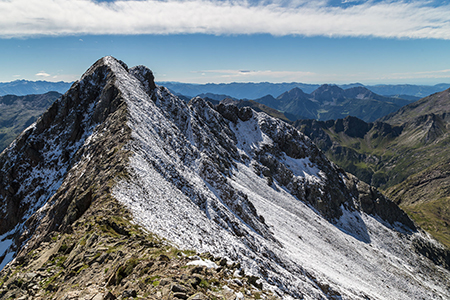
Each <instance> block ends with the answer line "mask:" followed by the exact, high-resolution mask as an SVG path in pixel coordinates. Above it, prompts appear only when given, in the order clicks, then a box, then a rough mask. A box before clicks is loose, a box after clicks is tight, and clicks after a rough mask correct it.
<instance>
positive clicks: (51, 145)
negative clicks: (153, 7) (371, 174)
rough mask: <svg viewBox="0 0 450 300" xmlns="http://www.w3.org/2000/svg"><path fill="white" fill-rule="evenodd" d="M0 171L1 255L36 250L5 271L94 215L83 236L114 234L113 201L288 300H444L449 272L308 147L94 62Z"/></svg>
mask: <svg viewBox="0 0 450 300" xmlns="http://www.w3.org/2000/svg"><path fill="white" fill-rule="evenodd" d="M64 124H65V126H63V125H64ZM27 149H30V150H27ZM27 151H28V152H29V153H28V152H27ZM64 151H66V152H64ZM20 153H28V154H20ZM0 159H1V162H2V163H1V164H0V167H1V169H2V170H3V171H2V172H3V173H2V176H3V177H2V182H4V183H5V186H7V187H8V189H5V191H7V192H4V194H2V197H4V198H2V203H3V204H4V208H5V209H4V214H5V215H4V217H5V219H6V220H7V221H6V222H5V223H4V224H1V226H2V231H1V232H2V233H5V234H4V236H2V238H3V239H4V240H3V242H7V241H10V237H11V236H10V234H13V233H14V234H15V241H16V243H15V245H17V246H22V245H24V244H25V242H26V243H27V247H22V248H20V249H14V248H11V249H10V250H13V251H10V252H8V251H7V252H6V254H7V255H9V256H8V257H7V258H8V259H10V258H12V254H13V253H15V252H16V250H19V253H18V257H17V261H19V262H20V261H26V260H27V258H28V257H27V255H28V254H29V253H30V251H32V250H33V249H41V246H40V245H42V242H43V241H45V242H50V240H51V239H50V238H49V237H50V235H49V233H51V232H53V231H57V232H60V233H64V234H66V233H67V234H69V233H70V232H72V231H75V232H77V230H78V229H74V226H75V227H77V226H79V222H76V220H80V218H84V217H85V214H86V211H88V214H89V215H90V216H96V215H97V216H99V219H95V218H94V221H93V224H91V225H88V228H89V226H99V228H103V229H106V230H109V229H108V227H104V226H106V225H108V224H109V225H108V226H110V227H111V224H112V223H107V224H106V223H105V222H106V221H104V220H103V221H102V220H100V219H101V216H102V214H104V213H105V210H104V207H105V205H106V207H110V206H114V205H113V203H116V202H115V201H116V200H117V201H118V202H119V203H121V205H123V206H124V207H125V208H126V209H129V210H130V211H131V213H132V215H133V218H134V222H137V223H138V224H140V225H141V226H143V227H144V228H145V229H146V230H148V231H150V232H153V233H156V234H158V235H159V236H161V237H163V238H165V239H167V240H168V241H171V242H172V243H174V244H176V245H178V246H180V247H182V248H193V249H195V250H197V251H200V252H206V251H209V252H211V253H212V254H213V255H215V256H223V257H225V258H227V259H228V260H230V261H236V262H240V263H241V266H242V268H243V270H245V272H247V273H248V274H250V275H256V276H258V277H261V278H262V279H263V280H264V281H263V286H264V287H265V288H269V289H272V290H274V291H275V292H276V293H278V294H279V295H280V296H284V297H286V298H289V297H294V298H305V299H327V298H331V299H333V298H335V299H339V298H343V299H367V298H373V299H392V298H395V299H406V298H412V297H417V298H420V297H422V298H427V299H439V298H440V297H441V298H443V297H445V295H447V294H448V293H447V292H448V290H449V285H448V278H449V273H448V271H447V270H445V269H443V268H441V267H439V266H436V265H434V264H433V263H432V262H431V261H429V260H427V259H423V256H421V255H420V254H418V253H416V251H415V249H416V250H417V247H414V245H421V248H420V251H419V252H421V253H427V252H426V251H425V250H424V249H423V247H425V248H427V247H428V248H429V246H427V243H426V241H429V239H428V237H426V235H424V234H423V233H422V232H421V231H420V230H416V228H415V226H414V224H413V223H412V222H411V221H410V220H409V218H407V217H406V216H405V215H404V213H403V212H402V211H401V210H400V209H399V208H398V207H397V206H395V204H393V203H392V202H390V201H389V200H388V199H386V198H383V197H382V196H381V195H380V194H379V193H378V192H377V191H376V190H374V189H371V188H370V187H368V186H365V185H364V184H362V183H360V182H359V181H358V180H357V179H356V178H354V177H352V176H350V175H347V174H346V173H345V172H343V171H342V170H341V169H339V168H337V167H336V166H335V165H334V164H332V163H331V162H329V161H328V160H327V159H326V158H325V156H324V155H323V154H322V152H320V151H319V150H318V149H317V148H316V147H315V146H314V145H313V143H312V142H311V140H310V139H309V138H307V137H305V136H304V135H303V134H301V133H299V132H298V131H297V130H296V129H294V128H293V127H291V126H289V125H288V124H286V123H285V122H282V121H280V120H276V119H274V118H271V117H269V116H268V115H266V114H264V113H258V112H255V111H253V110H251V109H249V108H237V107H236V106H232V105H231V106H229V105H219V106H217V107H214V106H213V105H212V104H211V103H208V102H206V101H204V100H203V99H201V98H194V99H192V100H191V101H190V102H189V103H185V102H184V101H182V100H180V99H179V98H178V97H176V96H174V95H172V94H171V93H170V92H169V91H168V90H167V89H166V88H164V87H159V86H156V85H155V84H154V82H153V75H152V73H151V71H150V70H148V69H147V68H145V67H142V66H138V67H134V68H131V69H129V68H128V67H127V66H126V65H125V64H124V63H122V62H120V61H118V60H116V59H114V58H112V57H105V58H103V59H101V60H99V61H98V62H97V63H96V64H94V65H93V66H92V67H91V68H90V69H89V70H88V71H87V72H86V73H85V75H83V77H82V78H81V80H80V81H79V82H77V83H75V84H74V86H73V87H72V89H71V90H69V91H68V93H66V94H65V95H64V96H63V97H62V98H61V99H60V100H58V101H57V102H56V103H55V104H54V105H53V106H52V107H51V108H50V109H49V111H48V112H47V113H46V114H45V115H44V116H43V117H42V118H41V119H40V120H39V121H38V122H37V123H36V124H35V125H34V126H33V127H31V128H30V129H29V130H28V131H26V132H24V134H23V135H22V136H21V137H20V138H19V139H18V140H17V141H16V143H15V144H14V145H13V146H12V147H11V148H10V149H8V150H7V151H6V152H4V153H3V154H2V157H0ZM56 166H57V167H56ZM27 167H28V168H30V170H29V171H28V170H27ZM17 168H19V169H20V168H22V169H23V170H24V172H18V171H14V170H17ZM49 168H53V169H56V171H55V175H54V176H53V177H51V178H50V177H49V176H47V177H46V176H44V175H45V174H47V173H48V172H47V173H46V172H44V171H42V170H47V169H49ZM22 169H20V170H22ZM53 169H52V170H53ZM39 172H40V173H39ZM36 174H44V175H40V176H36ZM15 176H16V177H15ZM17 176H21V177H17ZM14 180H16V181H14ZM24 182H25V183H28V182H29V183H30V184H26V185H23V184H22V183H24ZM10 187H11V188H10ZM40 187H43V188H44V189H45V191H46V193H45V194H41V195H39V194H38V193H37V188H40ZM21 193H22V194H23V196H21V195H22V194H21ZM37 195H39V198H38V196H37ZM26 197H31V198H26ZM27 199H31V200H27ZM27 203H31V204H30V205H28V206H27V205H26V204H27ZM100 204H101V205H100ZM116 204H117V203H116ZM14 209H15V210H16V211H17V212H18V214H17V216H18V218H17V217H16V219H14V218H13V216H10V215H9V214H7V212H10V211H14ZM119 210H120V209H119ZM106 211H107V212H110V213H114V210H111V209H109V210H106ZM115 211H116V212H117V211H118V210H117V209H116V210H115ZM74 222H75V223H74ZM76 224H78V225H76ZM114 228H116V229H117V230H116V229H114ZM112 229H113V230H114V231H116V232H117V233H119V234H123V232H124V231H122V230H121V229H120V228H117V227H114V226H113V227H112ZM86 230H87V231H89V230H90V229H86ZM77 234H81V233H77ZM6 235H8V237H6ZM5 237H6V238H8V239H5ZM417 241H424V242H423V243H417ZM86 243H87V241H86ZM89 243H91V242H89ZM92 243H93V244H95V242H94V241H92ZM81 246H83V245H81ZM422 246H423V247H422ZM80 249H81V247H80ZM80 251H81V250H80ZM105 251H106V250H105ZM81 253H84V252H83V251H81V252H79V253H74V254H70V255H72V256H79V255H81ZM100 255H101V254H100ZM119 256H120V255H119ZM117 259H119V258H117ZM4 261H7V259H5V260H4ZM80 263H81V261H80ZM68 265H70V264H69V263H68ZM71 266H72V265H71ZM72 267H73V268H75V267H80V268H81V267H82V265H81V266H78V265H74V266H72ZM77 270H79V269H77ZM423 270H426V272H427V273H424V271H423ZM116 275H117V274H116ZM386 278H389V283H388V284H389V286H386V284H385V283H384V280H386ZM253 281H254V279H253ZM442 281H443V282H444V284H442ZM258 285H259V284H258ZM143 290H145V289H143ZM61 295H64V293H61Z"/></svg>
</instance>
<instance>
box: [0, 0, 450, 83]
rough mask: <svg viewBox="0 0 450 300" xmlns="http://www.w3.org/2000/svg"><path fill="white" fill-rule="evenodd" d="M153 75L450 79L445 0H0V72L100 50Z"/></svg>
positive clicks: (75, 66) (59, 67) (41, 69)
mask: <svg viewBox="0 0 450 300" xmlns="http://www.w3.org/2000/svg"><path fill="white" fill-rule="evenodd" d="M105 55H113V56H115V57H116V58H118V59H121V60H123V61H124V62H126V63H127V64H128V65H129V66H133V65H137V64H143V65H146V66H148V67H149V68H150V69H152V70H153V71H154V73H155V77H156V80H158V81H181V82H191V83H208V82H216V83H219V82H250V81H252V82H261V81H269V82H292V81H298V82H304V83H318V84H321V83H352V82H361V83H364V84H379V83H386V84H397V83H411V84H436V83H442V82H450V4H449V2H448V1H353V0H347V1H339V0H331V1H326V0H323V1H322V0H319V1H304V0H275V1H244V0H233V1H218V0H181V1H180V0H165V1H148V0H140V1H91V0H78V1H73V0H0V81H1V82H5V81H12V80H16V79H28V80H48V81H60V80H63V81H72V80H76V79H78V78H79V77H80V76H81V74H82V73H83V72H84V71H85V70H86V69H87V68H88V67H89V66H90V65H91V64H92V63H94V62H95V61H96V60H97V59H98V58H100V57H102V56H105Z"/></svg>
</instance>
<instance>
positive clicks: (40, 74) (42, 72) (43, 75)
mask: <svg viewBox="0 0 450 300" xmlns="http://www.w3.org/2000/svg"><path fill="white" fill-rule="evenodd" d="M35 76H38V77H50V76H51V75H50V74H48V73H46V72H44V71H41V72H39V73H37V74H35Z"/></svg>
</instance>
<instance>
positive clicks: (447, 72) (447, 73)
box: [390, 69, 450, 79]
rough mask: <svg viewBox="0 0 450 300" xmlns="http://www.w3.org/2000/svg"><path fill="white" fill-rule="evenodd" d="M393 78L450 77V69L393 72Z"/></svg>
mask: <svg viewBox="0 0 450 300" xmlns="http://www.w3.org/2000/svg"><path fill="white" fill-rule="evenodd" d="M390 78H391V79H417V78H426V79H436V78H442V79H444V78H450V69H444V70H434V71H422V72H408V73H393V74H392V75H391V76H390Z"/></svg>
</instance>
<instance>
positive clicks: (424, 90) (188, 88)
mask: <svg viewBox="0 0 450 300" xmlns="http://www.w3.org/2000/svg"><path fill="white" fill-rule="evenodd" d="M157 84H159V85H163V86H165V87H167V88H168V89H170V90H171V91H172V92H173V93H175V94H177V95H184V96H188V97H191V98H192V97H194V96H197V95H200V94H206V93H212V94H225V95H228V96H229V97H233V98H237V99H253V100H254V99H257V98H261V97H264V96H266V95H272V96H273V97H278V96H279V95H281V94H283V93H284V92H287V91H289V90H292V89H293V88H299V89H301V90H302V91H303V92H305V93H307V94H310V93H312V92H313V91H314V90H316V89H318V88H319V87H320V86H321V85H320V84H306V83H300V82H291V83H270V82H260V83H253V82H248V83H237V82H234V83H220V84H216V83H208V84H192V83H180V82H157ZM338 86H339V87H340V88H341V89H349V88H354V87H366V88H367V89H369V90H371V91H372V92H374V93H376V94H379V95H383V96H389V97H398V98H403V99H407V100H413V101H414V100H419V99H420V98H423V97H426V96H428V95H431V94H433V93H437V92H441V91H443V90H445V89H447V88H449V87H450V83H441V84H436V85H411V84H399V85H366V86H365V85H363V84H361V83H352V84H343V85H338Z"/></svg>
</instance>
